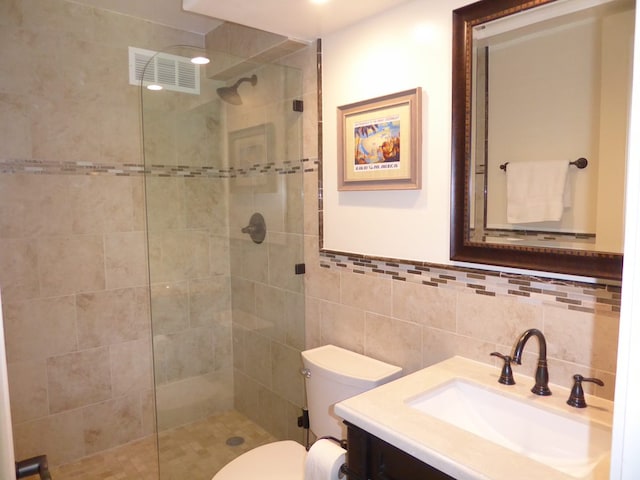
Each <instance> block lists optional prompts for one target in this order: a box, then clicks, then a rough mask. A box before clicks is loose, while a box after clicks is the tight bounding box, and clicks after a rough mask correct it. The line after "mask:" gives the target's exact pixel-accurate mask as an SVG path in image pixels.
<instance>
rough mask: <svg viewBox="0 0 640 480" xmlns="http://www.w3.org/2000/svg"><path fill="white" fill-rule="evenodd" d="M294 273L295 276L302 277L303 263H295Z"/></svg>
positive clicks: (303, 271)
mask: <svg viewBox="0 0 640 480" xmlns="http://www.w3.org/2000/svg"><path fill="white" fill-rule="evenodd" d="M295 272H296V275H303V274H304V273H305V265H304V263H296V266H295Z"/></svg>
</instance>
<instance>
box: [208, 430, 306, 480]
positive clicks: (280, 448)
mask: <svg viewBox="0 0 640 480" xmlns="http://www.w3.org/2000/svg"><path fill="white" fill-rule="evenodd" d="M306 457H307V450H306V449H305V448H304V447H303V446H302V445H300V444H299V443H298V442H294V441H292V440H283V441H281V442H273V443H268V444H266V445H262V446H260V447H257V448H254V449H253V450H249V451H248V452H246V453H243V454H242V455H240V456H239V457H237V458H236V459H234V460H232V461H231V462H229V463H228V464H226V465H225V466H224V467H223V468H222V469H221V470H220V471H219V472H218V473H216V474H215V475H214V476H213V478H212V479H211V480H249V479H253V478H260V480H303V478H304V461H305V458H306Z"/></svg>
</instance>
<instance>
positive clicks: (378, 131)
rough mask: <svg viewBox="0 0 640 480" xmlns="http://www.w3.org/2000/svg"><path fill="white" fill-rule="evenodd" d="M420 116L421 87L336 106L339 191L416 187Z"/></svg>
mask: <svg viewBox="0 0 640 480" xmlns="http://www.w3.org/2000/svg"><path fill="white" fill-rule="evenodd" d="M421 114H422V90H421V88H420V87H418V88H414V89H412V90H406V91H403V92H398V93H393V94H391V95H385V96H383V97H378V98H373V99H370V100H365V101H361V102H357V103H352V104H349V105H343V106H341V107H338V190H340V191H345V190H417V189H420V188H421V186H422V175H421V164H422V162H421V156H422V155H421V154H422V128H421V116H422V115H421ZM400 147H402V148H400Z"/></svg>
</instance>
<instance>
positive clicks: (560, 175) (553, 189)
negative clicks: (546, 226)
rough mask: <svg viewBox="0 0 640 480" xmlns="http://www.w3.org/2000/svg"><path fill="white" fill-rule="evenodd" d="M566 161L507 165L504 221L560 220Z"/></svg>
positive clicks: (565, 187) (510, 163)
mask: <svg viewBox="0 0 640 480" xmlns="http://www.w3.org/2000/svg"><path fill="white" fill-rule="evenodd" d="M568 170H569V162H568V161H566V160H558V161H555V160H553V161H546V160H545V161H536V162H509V165H508V166H507V222H509V223H530V222H545V221H558V220H560V219H561V218H562V213H563V210H564V207H565V190H566V189H567V186H566V184H567V172H568Z"/></svg>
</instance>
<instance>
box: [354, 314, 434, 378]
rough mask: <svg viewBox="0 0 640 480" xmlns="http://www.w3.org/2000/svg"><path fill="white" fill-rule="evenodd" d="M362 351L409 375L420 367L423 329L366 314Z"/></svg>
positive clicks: (414, 325) (408, 323) (415, 325)
mask: <svg viewBox="0 0 640 480" xmlns="http://www.w3.org/2000/svg"><path fill="white" fill-rule="evenodd" d="M364 343H365V349H364V351H365V354H366V355H369V356H372V357H374V358H377V359H379V360H382V361H384V362H388V363H390V364H392V365H397V366H399V367H402V370H403V373H404V374H405V375H406V374H409V373H412V372H415V371H416V370H419V369H420V368H421V367H422V328H421V327H420V325H418V324H416V323H411V322H405V321H403V320H396V319H393V318H390V317H385V316H383V315H378V314H375V313H366V314H365V324H364Z"/></svg>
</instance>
